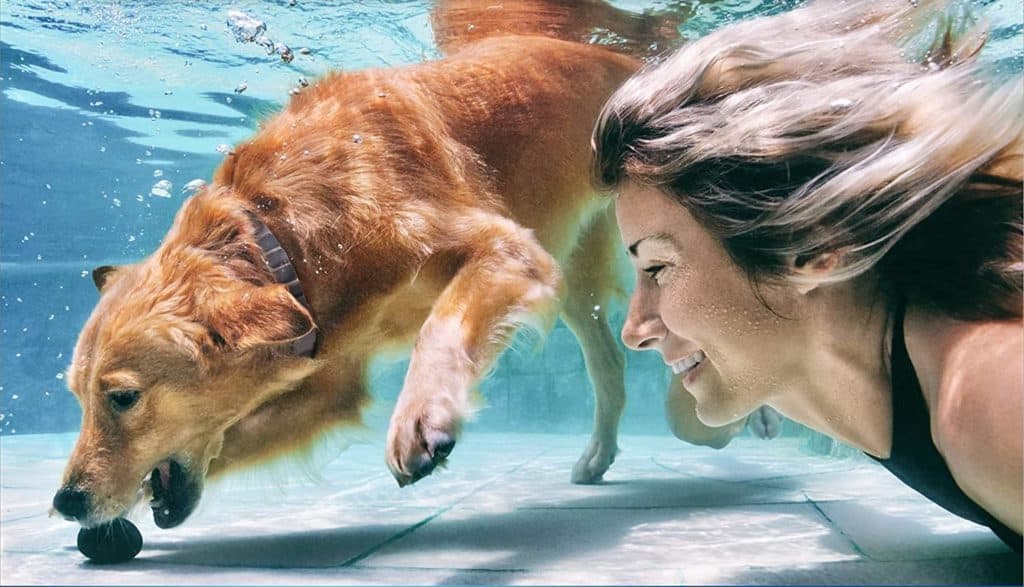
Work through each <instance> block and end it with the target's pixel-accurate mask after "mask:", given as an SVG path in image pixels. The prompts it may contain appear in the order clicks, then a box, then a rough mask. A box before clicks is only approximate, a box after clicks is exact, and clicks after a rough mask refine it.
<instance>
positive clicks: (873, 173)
mask: <svg viewBox="0 0 1024 587" xmlns="http://www.w3.org/2000/svg"><path fill="white" fill-rule="evenodd" d="M933 4H934V3H928V2H917V3H913V4H912V3H910V2H896V3H885V2H881V3H880V2H865V3H862V4H860V5H855V3H850V2H844V3H817V4H814V5H811V6H807V7H804V8H800V9H798V10H795V11H792V12H789V13H786V14H783V15H780V16H775V17H770V18H765V19H760V20H754V21H748V22H745V23H742V24H738V25H734V26H730V27H727V28H725V29H722V30H720V31H717V32H715V33H713V34H711V35H709V36H707V37H705V38H703V39H701V40H699V41H697V42H695V43H693V44H691V45H689V46H687V47H685V48H683V49H682V50H681V51H679V52H678V53H676V54H675V55H673V56H671V57H669V58H668V59H667V60H665V61H664V62H663V63H661V64H660V65H658V66H656V67H653V68H650V69H648V70H646V71H644V72H641V73H640V74H638V75H637V76H636V77H634V78H633V79H632V80H630V81H629V82H628V83H627V84H625V85H624V86H623V87H622V88H621V89H620V90H619V91H618V92H617V93H616V94H615V95H614V96H613V97H612V99H611V100H610V101H609V103H608V104H607V105H606V106H605V109H604V111H603V113H602V115H601V118H600V120H599V122H598V126H597V128H596V130H595V134H594V147H595V155H596V157H595V167H596V168H595V172H596V176H597V179H598V181H599V183H600V184H601V185H602V186H603V187H605V188H609V189H612V190H614V191H616V192H617V194H618V195H617V198H616V213H617V217H618V221H619V227H620V229H621V232H622V236H623V241H624V242H625V243H626V245H627V248H628V250H629V254H630V256H631V258H632V260H633V262H634V264H635V266H636V268H637V270H638V280H637V282H638V284H637V288H636V290H635V292H634V294H633V298H632V300H631V303H630V309H629V314H628V317H627V320H626V324H625V326H624V327H623V332H622V337H623V340H624V341H625V342H626V343H627V344H628V345H629V346H630V347H632V348H634V349H642V350H656V351H658V352H660V353H661V354H662V356H663V358H664V360H665V362H666V363H667V364H669V365H670V366H671V367H672V370H673V371H674V372H675V373H676V374H677V376H678V377H680V378H681V380H682V382H683V384H684V385H685V387H686V391H688V392H689V393H690V394H692V398H693V401H689V402H687V401H679V402H676V405H677V406H680V409H683V410H685V409H689V410H691V411H692V412H693V413H694V414H695V415H696V417H697V418H699V420H700V422H701V423H702V425H704V426H707V427H710V428H712V429H714V428H716V427H721V426H726V425H729V424H730V423H732V422H736V421H737V420H738V419H740V418H743V417H744V416H746V415H747V414H749V413H751V412H752V411H754V410H755V409H757V408H758V407H759V406H761V405H767V406H771V407H773V408H775V409H777V410H778V411H779V412H781V413H782V414H783V415H784V416H787V417H789V418H792V419H794V420H796V421H798V422H801V423H803V424H806V425H807V426H810V427H811V428H814V429H816V430H819V431H821V432H823V433H825V434H828V435H831V436H832V437H834V438H837V439H839V440H842V441H844V442H846V443H848V444H851V445H853V446H856V447H858V448H860V449H861V450H863V451H864V452H866V453H867V454H868V455H870V456H872V457H874V458H875V459H877V460H878V461H879V462H880V463H881V464H882V465H884V466H886V467H887V468H889V469H890V470H891V471H892V472H893V473H895V474H896V475H897V476H898V477H900V478H901V479H902V480H904V482H906V483H907V484H908V485H910V486H911V487H913V488H915V489H917V490H918V491H920V492H921V493H923V494H924V495H926V496H927V497H929V498H930V499H932V500H933V501H935V502H936V503H938V504H939V505H941V506H943V507H945V508H946V509H948V510H950V511H952V512H954V513H956V514H958V515H960V516H962V517H965V518H967V519H970V520H973V521H976V522H978V523H981V524H985V525H987V526H989V527H991V528H992V529H993V531H995V532H996V533H997V534H998V535H999V537H1000V538H1002V539H1003V540H1004V541H1005V542H1007V544H1010V545H1011V546H1012V547H1013V548H1015V549H1016V550H1017V551H1018V552H1020V550H1021V527H1022V489H1021V479H1022V475H1024V467H1022V444H1024V440H1022V434H1021V422H1022V420H1024V407H1022V405H1024V404H1022V396H1024V365H1022V353H1024V327H1022V318H1021V314H1022V291H1021V290H1022V267H1024V258H1022V232H1021V230H1022V214H1021V208H1022V193H1021V181H1022V160H1024V140H1022V131H1024V123H1022V119H1021V112H1022V105H1024V104H1022V92H1021V82H1020V80H1014V81H1013V83H1009V84H1007V83H1003V84H992V83H985V82H984V77H983V76H982V75H981V72H980V71H979V69H978V67H977V66H976V65H973V64H972V63H971V58H972V57H973V56H974V55H975V54H976V53H977V51H978V50H979V49H980V48H981V44H982V43H983V38H984V37H983V35H981V34H978V32H977V31H973V30H965V29H967V28H968V27H965V26H962V23H964V22H966V23H968V24H970V23H971V21H970V18H969V15H964V14H963V13H961V14H960V15H959V16H960V18H959V19H958V20H957V19H952V18H950V17H949V16H948V15H943V14H940V13H938V12H936V10H935V8H936V7H935V6H933ZM929 34H930V35H931V36H930V37H929V36H927V35H929ZM911 57H914V59H911ZM688 415H689V414H686V413H677V414H674V415H673V418H675V419H678V420H682V421H685V420H686V419H687V417H688Z"/></svg>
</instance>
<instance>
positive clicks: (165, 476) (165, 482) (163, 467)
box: [156, 461, 171, 489]
mask: <svg viewBox="0 0 1024 587" xmlns="http://www.w3.org/2000/svg"><path fill="white" fill-rule="evenodd" d="M156 469H157V471H160V485H161V486H162V487H163V488H164V489H170V487H171V461H164V462H162V463H160V464H159V465H157V466H156Z"/></svg>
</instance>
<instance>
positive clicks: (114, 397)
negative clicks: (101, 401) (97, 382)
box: [107, 389, 139, 412]
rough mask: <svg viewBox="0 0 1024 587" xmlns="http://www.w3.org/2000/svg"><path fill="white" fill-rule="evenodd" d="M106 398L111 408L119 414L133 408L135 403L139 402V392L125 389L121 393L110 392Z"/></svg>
mask: <svg viewBox="0 0 1024 587" xmlns="http://www.w3.org/2000/svg"><path fill="white" fill-rule="evenodd" d="M107 398H108V399H109V400H110V405H111V407H113V408H114V409H115V410H117V411H119V412H123V411H125V410H127V409H128V408H131V407H132V406H134V405H135V402H136V401H138V400H139V390H137V389H126V390H123V391H114V392H111V393H110V394H109V395H108V396H107Z"/></svg>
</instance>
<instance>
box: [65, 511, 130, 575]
mask: <svg viewBox="0 0 1024 587" xmlns="http://www.w3.org/2000/svg"><path fill="white" fill-rule="evenodd" d="M78 550H79V551H81V553H82V554H84V555H85V556H87V557H89V559H90V560H92V561H93V562H95V563H99V564H104V565H105V564H112V563H123V562H126V561H130V560H132V559H133V558H135V555H137V554H139V551H141V550H142V533H141V532H139V529H138V528H136V527H135V524H132V523H131V522H129V521H128V520H126V519H124V518H117V519H116V520H114V521H112V522H108V523H106V524H101V525H99V526H93V527H92V528H82V529H81V530H79V531H78Z"/></svg>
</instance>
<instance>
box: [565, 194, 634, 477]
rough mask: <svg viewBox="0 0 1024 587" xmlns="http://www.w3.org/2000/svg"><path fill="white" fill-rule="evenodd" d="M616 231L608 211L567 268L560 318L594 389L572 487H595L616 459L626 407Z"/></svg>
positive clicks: (589, 231)
mask: <svg viewBox="0 0 1024 587" xmlns="http://www.w3.org/2000/svg"><path fill="white" fill-rule="evenodd" d="M617 234H618V232H617V230H616V228H615V223H614V220H613V219H612V217H611V214H610V211H603V212H601V213H600V214H599V215H598V216H597V217H595V218H594V220H593V222H591V224H590V225H589V226H588V227H587V228H586V231H585V232H584V234H583V236H582V238H581V239H580V242H579V244H578V247H577V249H576V250H575V251H574V253H573V256H572V258H571V259H570V261H569V263H568V264H567V265H566V267H565V268H564V270H565V280H566V285H567V287H568V294H567V298H566V301H565V305H564V306H563V308H562V320H563V321H564V322H565V324H566V325H567V326H568V327H569V329H570V330H572V332H573V334H575V335H576V339H577V340H578V341H579V343H580V347H581V348H582V349H583V360H584V362H585V364H586V366H587V374H588V375H589V376H590V384H591V386H593V389H594V429H593V434H592V436H591V438H590V443H589V444H588V445H587V447H586V450H584V451H583V455H582V456H581V457H580V459H579V461H578V462H577V463H576V465H575V466H574V467H573V469H572V482H573V483H595V482H597V481H600V480H601V476H602V475H604V473H605V471H607V470H608V467H609V466H610V465H611V464H612V462H613V461H614V460H615V453H616V451H617V450H618V444H617V442H616V437H617V436H618V430H619V418H620V417H621V416H622V410H623V408H624V407H625V405H626V389H625V370H626V355H625V352H624V350H623V349H622V346H621V344H620V343H619V341H618V338H617V337H616V336H615V334H614V333H613V332H612V329H611V327H610V326H609V324H608V303H609V302H610V301H611V299H612V298H613V297H615V296H616V295H617V294H621V292H620V291H619V290H620V288H619V285H618V283H617V280H616V277H617V275H616V249H617V247H618V245H619V240H618V238H617V236H616V235H617Z"/></svg>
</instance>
